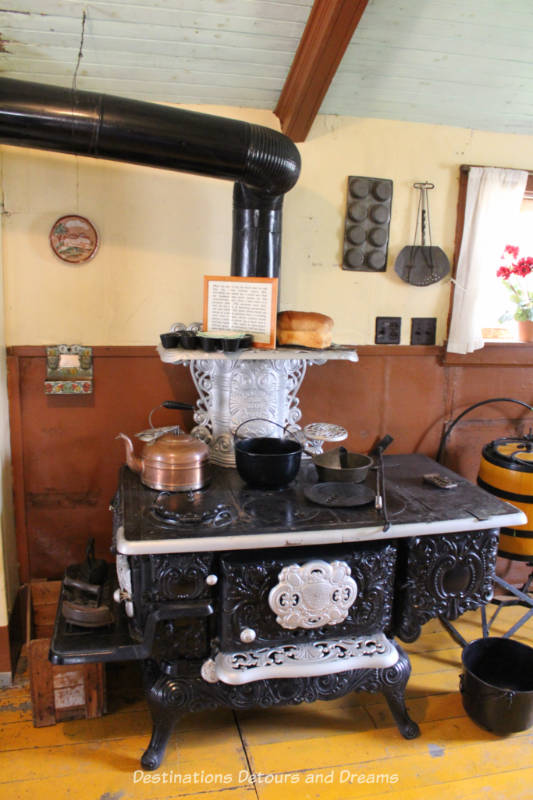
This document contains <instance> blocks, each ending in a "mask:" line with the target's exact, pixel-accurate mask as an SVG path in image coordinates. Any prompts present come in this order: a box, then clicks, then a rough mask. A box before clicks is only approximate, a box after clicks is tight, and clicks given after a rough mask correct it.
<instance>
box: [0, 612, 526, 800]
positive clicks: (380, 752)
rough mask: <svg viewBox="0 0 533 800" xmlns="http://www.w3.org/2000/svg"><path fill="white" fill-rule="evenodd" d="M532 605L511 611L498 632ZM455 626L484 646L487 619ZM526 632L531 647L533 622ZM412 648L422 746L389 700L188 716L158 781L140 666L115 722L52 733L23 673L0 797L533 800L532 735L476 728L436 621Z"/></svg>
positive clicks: (7, 736)
mask: <svg viewBox="0 0 533 800" xmlns="http://www.w3.org/2000/svg"><path fill="white" fill-rule="evenodd" d="M492 608H493V607H492ZM523 611H524V610H523V609H516V608H515V609H512V608H509V609H505V612H504V614H503V613H502V615H501V617H502V624H498V625H497V626H496V627H495V628H494V629H493V631H492V632H491V633H492V635H498V634H501V633H502V632H504V631H505V630H507V629H508V628H509V627H510V624H511V623H512V622H513V621H515V620H516V619H517V618H518V617H519V616H520V615H521V614H522V613H523ZM456 627H457V628H458V629H459V630H460V631H461V633H462V634H463V636H464V637H465V639H467V640H468V641H470V640H472V639H475V638H478V637H479V636H480V635H481V630H480V616H479V613H477V612H476V613H471V614H470V613H469V614H467V615H465V616H464V617H463V618H462V619H461V620H460V622H458V623H457V624H456ZM515 638H520V639H522V640H523V641H525V642H526V643H528V644H531V645H533V622H531V621H530V622H529V623H528V624H527V626H525V627H524V628H522V629H521V631H520V636H516V637H515ZM406 650H407V651H408V652H409V654H410V658H411V663H412V667H413V671H412V675H411V679H410V682H409V686H408V692H407V694H408V707H409V710H410V713H411V715H412V716H413V718H414V719H416V721H417V722H418V723H419V724H420V728H421V736H420V738H418V739H415V740H411V741H406V740H405V739H403V738H402V736H401V735H400V734H399V732H398V730H397V729H396V727H395V726H394V724H393V722H392V719H391V717H390V714H389V712H388V709H387V707H386V704H385V703H384V702H383V699H382V698H381V696H380V695H371V694H366V693H365V694H363V693H361V694H356V693H354V694H351V695H349V696H347V697H344V698H341V699H340V700H336V701H330V702H320V703H314V704H309V705H308V704H306V705H303V706H297V707H294V706H293V707H285V708H277V709H268V710H264V711H256V712H239V713H234V712H232V711H230V710H227V709H220V710H218V711H215V712H206V713H204V712H202V713H198V714H189V715H187V716H186V717H185V718H184V719H183V720H182V722H181V724H180V726H179V729H178V730H177V731H176V732H175V734H174V736H173V738H172V740H171V742H170V744H169V746H168V749H167V753H166V756H165V759H164V761H163V764H162V766H161V768H160V769H159V770H158V771H156V772H154V773H150V772H143V771H142V770H140V768H139V758H140V756H141V754H142V752H143V750H144V748H145V747H146V745H147V743H148V740H149V738H150V731H151V726H150V720H149V715H148V712H147V709H146V706H145V703H144V701H143V699H142V694H141V693H140V690H139V689H138V687H137V686H136V685H135V680H133V681H131V680H128V675H129V670H131V666H130V667H128V668H124V667H122V668H120V669H118V668H114V669H113V670H111V671H110V672H109V674H108V707H109V713H108V714H107V715H106V716H105V717H103V718H101V719H96V720H82V721H74V722H67V723H61V724H59V725H56V726H53V727H48V728H34V727H33V725H32V720H31V704H30V699H29V693H28V685H27V677H26V675H25V674H24V672H23V670H19V672H21V674H20V675H19V676H18V677H17V681H16V684H15V686H13V687H12V688H9V689H5V690H1V691H0V798H2V800H4V798H5V800H30V799H31V800H41V798H42V800H44V798H76V800H86V799H87V800H119V799H120V800H127V799H128V798H151V800H155V799H156V798H157V800H163V799H164V798H179V797H186V798H188V800H197V799H198V800H199V799H200V798H201V799H202V800H241V798H242V799H244V800H256V799H257V798H259V800H271V798H298V800H300V798H302V800H307V798H309V800H311V798H313V799H314V798H324V800H326V799H327V800H329V799H330V798H331V800H333V798H334V799H335V800H344V799H346V800H347V799H348V798H373V799H374V800H382V798H385V797H387V798H392V800H400V799H401V798H409V800H428V798H430V799H431V798H439V800H455V798H461V800H481V798H483V800H489V798H490V800H509V798H512V799H513V800H525V799H526V798H528V799H529V798H532V797H533V748H532V745H533V729H531V730H530V731H525V732H523V733H518V734H513V735H511V736H508V737H505V738H499V737H496V736H494V735H492V734H491V733H488V732H486V731H484V730H482V729H481V728H479V727H477V725H475V724H474V722H472V721H471V720H470V718H469V717H468V716H467V715H466V714H465V712H464V710H463V706H462V703H461V695H460V693H459V673H460V671H461V649H460V647H459V646H458V645H456V644H455V643H454V642H453V640H452V639H451V638H450V636H449V634H448V633H446V632H445V631H444V630H443V628H442V627H441V626H440V624H439V623H438V622H436V621H434V622H430V623H429V624H428V625H427V626H426V627H425V628H424V632H423V635H422V636H421V637H420V639H419V640H418V641H417V642H415V643H414V644H411V645H407V646H406ZM22 664H23V659H22ZM135 674H136V673H134V675H135Z"/></svg>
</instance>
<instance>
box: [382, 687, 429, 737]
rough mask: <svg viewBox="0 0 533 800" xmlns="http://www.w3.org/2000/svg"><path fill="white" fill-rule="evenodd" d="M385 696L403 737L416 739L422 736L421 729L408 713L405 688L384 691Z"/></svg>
mask: <svg viewBox="0 0 533 800" xmlns="http://www.w3.org/2000/svg"><path fill="white" fill-rule="evenodd" d="M383 694H384V695H385V700H386V701H387V704H388V706H389V708H390V711H391V714H392V716H393V717H394V721H395V723H396V725H397V726H398V730H399V731H400V733H401V734H402V736H403V737H404V738H405V739H416V737H417V736H420V728H419V727H418V725H417V724H416V722H415V721H414V720H412V719H411V717H410V716H409V714H408V713H407V708H406V706H405V695H404V689H403V687H402V688H401V689H384V690H383Z"/></svg>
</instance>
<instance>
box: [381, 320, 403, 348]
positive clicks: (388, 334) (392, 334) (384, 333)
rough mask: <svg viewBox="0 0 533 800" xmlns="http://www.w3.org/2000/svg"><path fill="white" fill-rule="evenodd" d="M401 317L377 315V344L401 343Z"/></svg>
mask: <svg viewBox="0 0 533 800" xmlns="http://www.w3.org/2000/svg"><path fill="white" fill-rule="evenodd" d="M401 330H402V318H401V317H376V338H375V339H374V342H375V344H400V335H401Z"/></svg>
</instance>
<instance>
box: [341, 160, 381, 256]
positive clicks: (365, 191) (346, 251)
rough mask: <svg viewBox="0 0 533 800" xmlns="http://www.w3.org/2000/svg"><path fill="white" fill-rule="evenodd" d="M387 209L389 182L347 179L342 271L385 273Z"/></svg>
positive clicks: (355, 176) (360, 178)
mask: <svg viewBox="0 0 533 800" xmlns="http://www.w3.org/2000/svg"><path fill="white" fill-rule="evenodd" d="M391 206H392V181H391V180H389V179H387V178H364V177H361V176H357V175H350V176H349V177H348V192H347V200H346V220H345V223H344V243H343V261H342V268H343V269H346V270H352V271H354V270H359V271H363V272H385V270H386V268H387V253H388V248H389V225H390V215H391Z"/></svg>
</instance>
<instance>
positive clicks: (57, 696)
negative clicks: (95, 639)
mask: <svg viewBox="0 0 533 800" xmlns="http://www.w3.org/2000/svg"><path fill="white" fill-rule="evenodd" d="M60 590H61V581H32V582H31V583H30V584H28V586H27V591H28V594H27V625H26V638H27V653H28V671H29V677H30V690H31V701H32V710H33V724H34V726H35V727H37V728H39V727H44V726H45V725H55V724H56V722H62V721H65V720H70V719H92V718H94V717H101V716H102V714H104V713H105V710H106V694H105V665H104V664H73V665H70V666H57V665H54V664H51V663H50V661H49V660H48V652H49V650H50V640H51V636H52V633H53V630H54V620H55V616H56V611H57V603H58V600H59V593H60Z"/></svg>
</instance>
